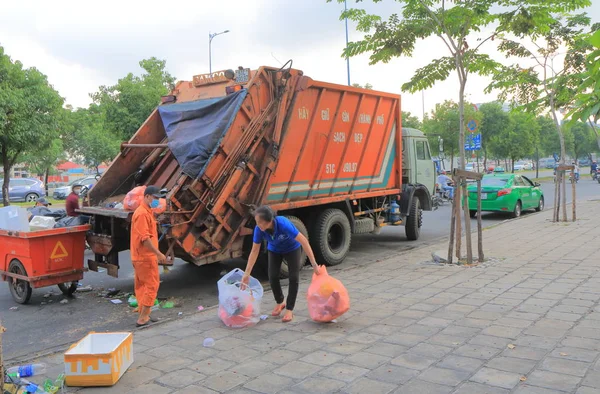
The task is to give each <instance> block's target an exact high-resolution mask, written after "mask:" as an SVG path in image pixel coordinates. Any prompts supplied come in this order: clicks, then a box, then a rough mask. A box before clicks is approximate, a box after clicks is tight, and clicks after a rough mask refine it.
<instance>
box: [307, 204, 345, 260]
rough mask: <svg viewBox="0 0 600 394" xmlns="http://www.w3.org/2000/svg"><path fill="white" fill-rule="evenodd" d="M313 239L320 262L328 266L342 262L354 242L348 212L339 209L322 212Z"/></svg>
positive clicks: (313, 245) (314, 249)
mask: <svg viewBox="0 0 600 394" xmlns="http://www.w3.org/2000/svg"><path fill="white" fill-rule="evenodd" d="M311 240H312V244H311V245H312V248H313V251H314V253H315V257H316V259H317V261H318V262H320V263H323V264H325V265H328V266H332V265H338V264H340V263H341V262H342V261H344V259H345V258H346V256H347V255H348V252H349V251H350V244H351V242H352V230H351V228H350V221H349V220H348V217H347V216H346V214H345V213H344V212H342V211H340V210H339V209H326V210H324V211H323V212H321V214H320V215H319V217H318V219H317V222H316V224H315V226H314V228H313V232H312V234H311Z"/></svg>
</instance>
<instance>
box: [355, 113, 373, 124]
mask: <svg viewBox="0 0 600 394" xmlns="http://www.w3.org/2000/svg"><path fill="white" fill-rule="evenodd" d="M358 123H366V124H371V115H369V114H360V116H359V117H358Z"/></svg>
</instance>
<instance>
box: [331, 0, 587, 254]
mask: <svg viewBox="0 0 600 394" xmlns="http://www.w3.org/2000/svg"><path fill="white" fill-rule="evenodd" d="M329 1H330V0H329ZM338 1H340V2H341V1H343V0H338ZM357 1H358V0H357ZM380 1H381V0H373V2H375V3H378V2H380ZM577 1H580V2H582V3H589V1H588V0H577ZM398 2H399V3H401V4H402V19H401V18H400V17H399V16H398V14H392V15H391V16H390V17H389V19H388V21H387V22H386V21H383V20H382V18H381V17H380V16H377V15H372V14H368V13H367V12H366V11H365V10H362V9H349V10H346V11H344V12H343V13H342V18H346V17H347V18H348V19H351V20H353V21H355V22H357V24H358V27H357V29H358V30H359V31H360V32H363V33H365V36H364V37H363V39H362V40H360V41H357V42H351V43H348V45H346V48H345V50H344V52H343V55H342V56H343V57H346V58H347V57H350V56H355V55H359V54H364V53H370V61H371V64H374V63H378V62H384V63H387V62H389V61H390V60H391V59H392V58H394V57H399V56H411V55H412V53H413V51H414V48H415V46H416V45H417V43H418V42H419V41H421V40H424V39H426V38H429V37H438V38H440V40H441V41H442V42H443V43H444V45H445V47H446V48H447V49H448V55H447V56H443V57H441V58H438V59H435V60H433V61H432V62H431V63H430V64H428V65H426V66H424V67H422V68H420V69H419V70H417V71H416V73H415V75H414V76H413V77H412V78H411V80H410V81H409V82H407V83H405V84H404V85H403V86H402V90H404V91H409V92H413V93H414V92H417V91H421V90H425V89H428V88H430V87H432V86H433V85H434V84H435V83H437V82H440V81H445V80H446V79H448V77H449V76H450V73H451V72H456V75H457V76H458V80H459V91H458V108H459V122H458V125H457V127H458V129H459V135H458V138H459V141H458V146H459V156H460V166H461V169H464V168H465V149H464V145H465V89H466V85H467V80H468V78H469V76H470V75H472V74H479V75H489V74H491V73H492V71H495V70H496V69H497V68H498V63H497V62H495V61H494V60H492V59H491V58H490V57H489V56H488V55H485V54H482V53H480V52H479V49H480V47H481V46H482V45H483V44H484V43H485V42H487V41H488V40H493V39H494V36H495V35H496V34H497V33H496V32H493V33H491V34H489V35H488V34H485V35H484V34H483V33H482V31H483V29H484V28H485V27H487V26H488V25H490V24H491V23H493V22H498V23H499V26H500V28H501V31H504V30H502V29H508V28H510V29H512V30H519V31H520V32H523V33H529V32H530V31H531V30H533V29H534V28H536V26H537V24H540V23H545V22H546V21H547V20H548V19H549V18H550V16H551V15H552V13H556V12H564V11H569V10H570V9H571V8H573V7H572V6H571V4H573V2H572V1H567V0H561V1H559V0H546V1H544V2H540V1H537V0H528V1H520V0H501V1H500V0H499V1H493V0H464V1H454V2H445V1H441V2H435V1H426V0H401V1H398ZM473 34H477V35H479V36H480V37H478V38H477V44H476V45H469V43H468V41H469V40H470V41H471V43H473V37H472V35H473ZM486 36H487V37H486ZM463 192H464V193H465V194H466V185H463ZM464 213H465V223H466V225H465V227H466V232H467V234H466V237H467V260H468V261H469V263H470V262H471V233H470V220H469V219H468V218H467V215H468V212H467V209H466V208H465V212H464ZM453 222H454V221H453ZM456 230H457V231H456V232H457V233H459V234H460V233H461V231H462V230H461V224H460V216H459V217H458V219H457V220H456ZM454 232H455V228H454V227H453V228H452V229H451V234H450V238H451V240H452V238H453V235H454ZM456 240H457V255H459V254H460V250H459V249H460V237H457V239H456ZM449 249H451V247H450V248H449ZM479 250H480V257H482V255H483V252H482V246H481V244H480V245H479ZM449 254H450V253H449Z"/></svg>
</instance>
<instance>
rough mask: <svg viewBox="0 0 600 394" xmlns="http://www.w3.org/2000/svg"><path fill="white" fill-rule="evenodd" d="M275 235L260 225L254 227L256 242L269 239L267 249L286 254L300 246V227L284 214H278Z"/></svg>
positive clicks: (254, 239)
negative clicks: (297, 239)
mask: <svg viewBox="0 0 600 394" xmlns="http://www.w3.org/2000/svg"><path fill="white" fill-rule="evenodd" d="M274 222H275V223H274V229H273V235H271V234H269V233H268V232H266V231H262V230H261V229H260V228H259V227H258V226H256V227H254V238H253V241H254V243H255V244H259V243H262V241H263V240H265V239H266V240H267V244H268V246H267V249H268V250H270V251H271V252H273V253H278V254H286V253H290V252H293V251H294V250H296V249H298V248H299V247H300V242H298V241H296V237H297V236H298V234H299V231H298V229H297V228H296V227H295V226H294V225H293V224H292V222H290V221H289V219H288V218H286V217H283V216H276V217H275V220H274Z"/></svg>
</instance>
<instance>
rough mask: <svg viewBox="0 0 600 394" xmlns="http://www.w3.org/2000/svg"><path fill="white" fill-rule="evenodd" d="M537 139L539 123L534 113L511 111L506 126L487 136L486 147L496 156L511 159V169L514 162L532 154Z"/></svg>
mask: <svg viewBox="0 0 600 394" xmlns="http://www.w3.org/2000/svg"><path fill="white" fill-rule="evenodd" d="M538 139H539V124H538V123H537V122H536V118H535V116H534V115H532V114H529V113H526V112H521V111H513V112H511V113H510V114H509V116H508V122H507V125H506V127H503V128H500V129H498V130H497V133H495V134H493V135H491V136H489V138H488V148H489V151H490V153H491V154H492V155H493V156H494V157H496V158H508V159H510V161H511V166H513V168H511V171H512V170H514V162H515V161H516V160H520V159H524V158H526V157H529V156H531V155H532V154H533V152H534V150H535V144H536V142H537V141H538Z"/></svg>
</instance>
